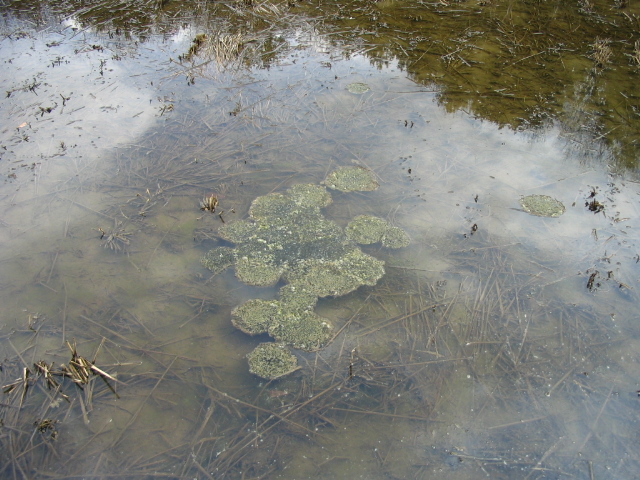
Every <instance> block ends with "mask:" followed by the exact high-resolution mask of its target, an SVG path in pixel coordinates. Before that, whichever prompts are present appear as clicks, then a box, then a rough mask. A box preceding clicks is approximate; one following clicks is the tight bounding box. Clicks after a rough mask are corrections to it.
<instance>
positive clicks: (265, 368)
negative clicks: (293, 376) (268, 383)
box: [247, 343, 298, 380]
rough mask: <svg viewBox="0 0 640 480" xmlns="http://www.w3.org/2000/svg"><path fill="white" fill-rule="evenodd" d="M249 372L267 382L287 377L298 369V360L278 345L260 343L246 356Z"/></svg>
mask: <svg viewBox="0 0 640 480" xmlns="http://www.w3.org/2000/svg"><path fill="white" fill-rule="evenodd" d="M247 359H248V360H249V371H250V372H251V373H253V374H255V375H258V376H259V377H262V378H266V379H269V380H273V379H276V378H278V377H282V376H284V375H288V374H289V373H291V372H293V371H294V370H297V369H298V359H297V358H296V357H295V355H293V354H292V353H291V352H290V351H289V349H288V348H287V347H286V346H284V345H282V344H278V343H261V344H260V345H258V346H257V347H256V348H255V349H254V350H253V351H252V352H251V353H249V354H248V355H247Z"/></svg>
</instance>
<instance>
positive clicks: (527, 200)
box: [520, 195, 565, 217]
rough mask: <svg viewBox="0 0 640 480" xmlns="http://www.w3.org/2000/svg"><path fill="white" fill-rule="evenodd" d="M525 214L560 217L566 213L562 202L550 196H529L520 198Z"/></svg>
mask: <svg viewBox="0 0 640 480" xmlns="http://www.w3.org/2000/svg"><path fill="white" fill-rule="evenodd" d="M520 205H522V208H523V209H524V211H525V212H527V213H530V214H531V215H536V216H538V217H559V216H560V215H562V214H563V213H564V211H565V208H564V205H563V204H562V202H560V201H558V200H556V199H555V198H552V197H550V196H549V195H527V196H526V197H521V198H520Z"/></svg>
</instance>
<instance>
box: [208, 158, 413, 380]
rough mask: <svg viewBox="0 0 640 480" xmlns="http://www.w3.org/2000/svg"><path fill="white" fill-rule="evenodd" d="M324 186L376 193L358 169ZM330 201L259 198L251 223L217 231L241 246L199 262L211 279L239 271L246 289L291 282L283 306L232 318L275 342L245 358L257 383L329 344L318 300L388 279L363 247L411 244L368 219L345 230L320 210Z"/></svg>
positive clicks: (304, 187)
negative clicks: (301, 355) (296, 352)
mask: <svg viewBox="0 0 640 480" xmlns="http://www.w3.org/2000/svg"><path fill="white" fill-rule="evenodd" d="M325 184H326V185H327V186H328V187H329V188H332V189H336V190H340V191H344V192H351V191H371V190H374V189H375V188H377V183H376V181H375V178H374V177H373V175H372V173H371V172H369V171H368V170H366V169H364V168H360V167H343V168H340V169H338V170H336V171H335V172H333V173H331V174H330V175H329V176H328V177H327V180H326V181H325ZM331 201H332V199H331V195H330V194H329V192H328V191H327V189H326V187H325V186H323V185H312V184H300V185H294V186H292V187H291V188H289V189H288V190H287V191H286V192H285V193H284V194H282V193H270V194H268V195H265V196H262V197H258V198H256V199H255V200H254V201H253V203H252V204H251V208H250V209H249V219H248V220H245V221H238V222H235V223H230V224H225V225H224V226H222V227H221V228H220V231H219V235H220V237H222V238H223V239H224V240H227V241H229V242H232V243H235V244H236V247H235V248H231V247H225V246H221V247H217V248H214V249H212V250H210V251H209V252H208V253H207V254H206V255H205V256H204V257H203V258H202V264H203V265H204V266H205V267H207V268H208V269H209V270H211V271H212V272H214V273H219V272H222V271H223V270H225V269H226V268H227V267H230V266H231V265H235V271H236V276H237V277H238V279H239V280H241V281H242V282H244V283H246V284H247V285H253V286H264V287H267V286H273V285H275V284H276V283H277V282H278V281H280V279H283V280H284V281H286V285H284V286H283V287H282V288H281V289H280V296H279V299H278V300H261V299H252V300H249V301H247V302H245V303H244V304H242V305H240V306H238V307H236V308H235V309H234V310H233V312H232V322H233V325H234V326H235V327H236V328H238V329H240V330H242V331H243V332H244V333H247V334H249V335H259V334H263V333H268V334H269V335H270V336H271V337H273V338H274V339H275V340H276V342H277V343H276V344H270V343H263V344H261V345H259V346H258V347H257V348H256V349H255V350H254V351H253V352H251V353H250V354H249V355H248V359H249V367H250V371H251V372H252V373H254V374H256V375H258V376H260V377H263V378H268V379H273V378H277V377H281V376H283V375H286V374H288V373H291V372H292V371H294V370H295V369H296V368H297V361H296V358H295V356H293V355H292V354H291V352H290V351H289V349H288V348H287V346H290V347H293V348H295V349H299V350H305V351H313V350H318V349H320V348H322V347H323V346H325V345H326V344H327V342H328V341H329V340H330V339H331V337H332V335H333V328H332V326H331V323H330V322H329V321H328V320H327V319H326V318H322V317H320V316H319V315H317V314H316V313H315V311H314V309H315V305H316V303H317V301H318V298H320V297H327V296H340V295H346V294H347V293H349V292H352V291H354V290H355V289H357V288H358V287H360V286H362V285H370V286H373V285H375V284H376V282H377V281H378V280H379V279H380V278H381V277H382V276H383V275H384V262H383V261H381V260H378V259H376V258H374V257H372V256H371V255H367V254H366V253H364V252H363V251H362V250H360V248H359V247H358V244H371V243H376V242H381V243H382V245H384V246H385V247H389V248H401V247H405V246H407V245H408V244H409V237H408V236H407V234H406V233H405V232H404V231H403V230H401V229H399V228H397V227H393V226H391V225H389V223H387V222H386V221H385V220H383V219H381V218H377V217H373V216H369V215H361V216H358V217H356V218H355V219H354V220H353V221H352V222H350V223H349V225H347V227H346V229H345V230H343V229H342V228H340V226H339V225H338V224H336V223H335V222H333V221H331V220H329V219H327V218H325V217H324V215H323V214H322V212H321V209H322V208H324V207H326V206H328V205H329V204H330V203H331Z"/></svg>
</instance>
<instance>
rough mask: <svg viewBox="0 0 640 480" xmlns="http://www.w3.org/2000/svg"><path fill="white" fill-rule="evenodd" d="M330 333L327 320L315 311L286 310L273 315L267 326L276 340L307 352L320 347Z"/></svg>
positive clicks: (329, 336) (331, 332)
mask: <svg viewBox="0 0 640 480" xmlns="http://www.w3.org/2000/svg"><path fill="white" fill-rule="evenodd" d="M332 334H333V328H332V327H331V324H330V323H329V320H327V319H326V318H322V317H320V316H319V315H317V314H316V313H315V312H300V313H293V312H286V313H283V314H280V315H278V316H277V317H275V318H274V319H273V320H272V322H271V325H270V326H269V335H271V336H272V337H273V338H275V339H276V341H278V342H281V343H285V344H287V345H291V346H292V347H293V348H297V349H299V350H306V351H308V352H310V351H313V350H318V349H320V348H322V347H323V346H324V345H325V344H326V343H327V342H328V341H329V339H330V338H331V335H332Z"/></svg>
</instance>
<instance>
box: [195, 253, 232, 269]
mask: <svg viewBox="0 0 640 480" xmlns="http://www.w3.org/2000/svg"><path fill="white" fill-rule="evenodd" d="M235 261H236V258H235V252H234V251H233V248H229V247H218V248H213V249H211V250H209V251H208V252H207V253H206V254H205V255H204V256H203V257H202V259H201V260H200V262H201V263H202V265H203V266H204V267H206V268H208V269H209V270H211V271H212V272H213V273H220V272H222V271H223V270H226V269H227V268H228V267H230V266H231V265H233V264H234V263H235Z"/></svg>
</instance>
